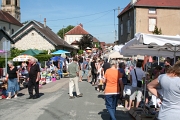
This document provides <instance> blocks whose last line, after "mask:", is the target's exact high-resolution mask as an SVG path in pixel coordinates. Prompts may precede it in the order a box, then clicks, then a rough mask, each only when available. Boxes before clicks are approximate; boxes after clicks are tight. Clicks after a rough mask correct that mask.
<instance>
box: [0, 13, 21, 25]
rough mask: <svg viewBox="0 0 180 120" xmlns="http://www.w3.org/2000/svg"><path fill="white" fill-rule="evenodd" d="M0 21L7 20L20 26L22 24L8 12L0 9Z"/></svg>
mask: <svg viewBox="0 0 180 120" xmlns="http://www.w3.org/2000/svg"><path fill="white" fill-rule="evenodd" d="M0 21H4V22H8V23H11V24H14V25H17V26H20V27H22V26H23V25H22V24H21V23H20V22H19V21H18V20H16V18H14V17H13V16H11V15H10V14H9V13H7V12H5V11H2V10H0Z"/></svg>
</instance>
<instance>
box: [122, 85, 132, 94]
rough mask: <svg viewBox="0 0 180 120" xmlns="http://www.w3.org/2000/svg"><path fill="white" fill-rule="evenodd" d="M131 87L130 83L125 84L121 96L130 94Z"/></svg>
mask: <svg viewBox="0 0 180 120" xmlns="http://www.w3.org/2000/svg"><path fill="white" fill-rule="evenodd" d="M131 89H132V86H131V85H125V86H124V90H123V96H126V95H131Z"/></svg>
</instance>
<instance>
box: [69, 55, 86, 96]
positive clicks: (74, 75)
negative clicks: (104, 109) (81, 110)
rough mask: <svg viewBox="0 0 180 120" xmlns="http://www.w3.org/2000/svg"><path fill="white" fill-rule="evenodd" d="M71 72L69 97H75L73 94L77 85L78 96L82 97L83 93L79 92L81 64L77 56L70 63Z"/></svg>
mask: <svg viewBox="0 0 180 120" xmlns="http://www.w3.org/2000/svg"><path fill="white" fill-rule="evenodd" d="M68 73H69V77H70V79H69V99H73V98H75V97H74V96H73V89H74V86H75V89H76V94H77V97H82V96H83V94H82V93H80V92H79V87H78V79H79V66H78V63H77V58H73V62H72V63H71V64H69V65H68Z"/></svg>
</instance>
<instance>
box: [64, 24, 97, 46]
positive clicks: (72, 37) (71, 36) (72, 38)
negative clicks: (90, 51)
mask: <svg viewBox="0 0 180 120" xmlns="http://www.w3.org/2000/svg"><path fill="white" fill-rule="evenodd" d="M89 34H90V33H88V32H87V31H86V30H84V28H83V25H82V24H79V25H77V26H75V27H74V28H73V29H71V30H70V31H69V32H67V33H65V36H64V40H65V41H66V42H67V43H69V44H70V45H73V46H74V47H76V48H78V42H79V41H80V39H81V38H82V37H83V35H89ZM93 47H94V48H99V47H100V42H99V40H98V39H97V38H95V37H93Z"/></svg>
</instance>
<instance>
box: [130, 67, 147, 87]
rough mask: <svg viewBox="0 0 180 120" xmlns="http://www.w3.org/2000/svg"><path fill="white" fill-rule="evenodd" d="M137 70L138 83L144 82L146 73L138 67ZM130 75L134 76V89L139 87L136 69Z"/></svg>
mask: <svg viewBox="0 0 180 120" xmlns="http://www.w3.org/2000/svg"><path fill="white" fill-rule="evenodd" d="M135 69H136V74H137V79H138V81H142V79H143V78H144V77H145V72H144V71H143V70H142V69H141V68H138V67H137V68H135ZM130 75H131V76H132V87H137V80H136V75H135V72H134V69H132V70H131V72H130Z"/></svg>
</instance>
